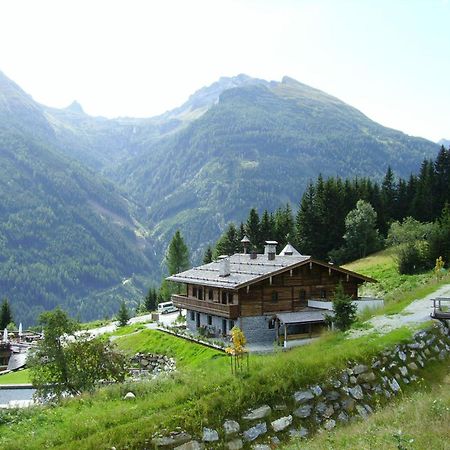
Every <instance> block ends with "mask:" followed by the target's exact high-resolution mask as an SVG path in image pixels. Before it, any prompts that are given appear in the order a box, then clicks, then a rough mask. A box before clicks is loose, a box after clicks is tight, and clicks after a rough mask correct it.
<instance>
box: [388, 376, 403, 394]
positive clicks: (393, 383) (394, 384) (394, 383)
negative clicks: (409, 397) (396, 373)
mask: <svg viewBox="0 0 450 450" xmlns="http://www.w3.org/2000/svg"><path fill="white" fill-rule="evenodd" d="M389 386H390V388H391V390H392V391H393V392H398V391H399V390H400V389H401V388H400V385H399V384H398V383H397V380H396V379H395V378H393V379H392V380H389Z"/></svg>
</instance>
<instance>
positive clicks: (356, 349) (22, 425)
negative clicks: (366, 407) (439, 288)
mask: <svg viewBox="0 0 450 450" xmlns="http://www.w3.org/2000/svg"><path fill="white" fill-rule="evenodd" d="M371 258H373V261H372V262H370V261H360V262H357V263H355V264H360V266H361V268H362V269H357V270H361V271H364V269H365V273H367V274H368V275H371V276H373V277H375V278H377V279H378V280H380V281H381V283H380V286H378V288H380V287H383V286H385V289H386V291H389V289H392V288H393V287H395V286H396V284H397V283H399V280H400V281H402V283H401V284H400V286H403V287H402V288H401V289H403V291H401V290H400V291H399V290H397V293H396V294H395V295H392V294H391V293H389V292H388V295H387V297H389V296H390V295H392V299H393V300H392V303H393V304H395V305H396V307H398V304H399V302H398V301H397V302H396V301H395V300H396V299H397V300H398V299H399V298H407V297H408V296H412V295H413V296H414V298H416V292H418V291H417V289H421V288H425V287H427V286H428V287H427V288H431V287H434V288H436V285H435V284H434V285H433V284H432V282H431V277H428V281H425V282H424V283H422V281H421V278H420V277H422V276H415V277H416V279H413V278H405V279H401V278H399V277H400V276H399V275H398V274H396V272H395V265H394V262H393V261H391V260H390V257H389V253H388V252H383V253H380V254H378V255H375V256H374V257H371ZM383 261H384V262H383ZM383 265H384V266H386V267H385V269H383V267H382V266H383ZM364 266H365V267H364ZM354 269H356V267H354ZM375 269H376V270H375ZM377 271H378V273H376V272H377ZM427 283H428V284H427ZM388 307H389V304H388ZM130 331H131V332H133V331H134V333H133V334H128V333H129V332H130ZM118 333H119V334H122V333H125V334H127V335H125V336H122V337H118V339H117V340H116V342H117V344H118V345H119V347H120V348H122V349H124V350H126V351H127V352H129V353H135V352H138V351H142V352H147V351H148V352H155V353H162V354H168V355H169V356H173V357H174V358H175V359H176V360H177V364H178V368H179V371H178V373H176V374H174V375H171V376H167V377H165V378H161V379H159V380H155V381H152V382H145V383H140V384H132V383H127V384H124V385H115V386H109V387H107V388H104V389H101V390H100V391H99V392H97V393H95V394H94V395H85V396H83V397H81V398H79V399H71V400H66V401H64V402H63V403H62V405H61V406H58V407H44V408H36V409H31V410H25V411H10V412H7V413H2V415H0V448H2V449H3V448H4V449H15V448H44V447H56V448H58V447H59V448H64V449H71V448H77V449H78V448H98V449H101V448H111V447H112V446H115V447H116V448H125V447H127V446H128V448H143V447H144V446H148V445H149V440H150V439H151V437H152V434H153V433H154V432H156V431H163V430H167V431H170V430H173V429H174V428H175V427H177V426H182V427H183V428H185V429H187V430H188V431H190V432H193V433H196V434H198V433H199V432H200V429H201V427H202V426H206V425H209V426H212V427H216V426H219V425H220V424H221V423H222V422H223V420H224V419H225V418H230V417H239V415H240V414H241V413H242V412H243V411H244V410H245V409H246V408H247V407H250V406H255V405H258V404H263V403H269V404H274V403H276V402H278V401H280V399H283V398H284V399H291V398H292V396H291V394H292V392H293V390H295V389H297V388H299V387H302V386H304V385H306V384H310V383H313V382H320V381H321V380H325V379H327V378H328V377H329V376H330V375H332V374H333V373H335V372H336V371H338V370H340V369H342V368H344V367H346V364H347V361H348V360H357V361H368V360H370V359H371V357H372V356H373V355H375V354H377V353H379V351H380V350H381V349H383V348H385V347H389V346H393V345H395V344H396V343H398V342H401V341H403V340H406V339H408V338H409V337H410V335H411V330H409V329H406V328H401V329H398V330H395V331H393V332H391V333H389V334H387V335H384V336H378V335H376V334H375V333H373V334H371V335H369V336H365V337H363V338H359V339H352V340H347V339H345V336H344V335H342V334H340V333H337V334H326V335H324V336H323V337H322V338H321V339H320V340H318V341H316V342H315V343H313V344H311V345H308V346H306V347H299V348H296V349H293V350H291V351H289V352H278V353H275V354H273V355H265V356H258V355H251V356H250V369H249V371H248V372H244V373H243V374H242V375H241V376H238V377H235V376H232V375H231V373H230V368H229V359H228V357H227V356H225V355H224V354H223V353H221V352H218V351H215V350H212V349H210V348H206V347H203V346H199V345H197V344H194V343H190V342H187V341H184V340H180V339H179V338H176V337H173V336H170V335H167V334H164V333H161V332H157V331H152V330H139V329H135V328H133V327H130V328H129V329H128V328H127V329H124V330H123V331H120V330H119V332H118ZM130 390H131V391H133V392H134V393H135V394H136V399H135V400H134V401H132V402H126V401H124V400H123V399H122V398H123V396H124V394H125V393H126V392H128V391H130ZM363 448H364V447H363Z"/></svg>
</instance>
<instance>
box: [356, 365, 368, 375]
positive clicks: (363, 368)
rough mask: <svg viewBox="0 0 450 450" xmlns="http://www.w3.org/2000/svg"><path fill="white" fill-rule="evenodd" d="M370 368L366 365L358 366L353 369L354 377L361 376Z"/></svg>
mask: <svg viewBox="0 0 450 450" xmlns="http://www.w3.org/2000/svg"><path fill="white" fill-rule="evenodd" d="M367 370H368V367H367V366H365V365H364V364H358V365H357V366H355V367H353V374H354V375H360V374H361V373H364V372H367Z"/></svg>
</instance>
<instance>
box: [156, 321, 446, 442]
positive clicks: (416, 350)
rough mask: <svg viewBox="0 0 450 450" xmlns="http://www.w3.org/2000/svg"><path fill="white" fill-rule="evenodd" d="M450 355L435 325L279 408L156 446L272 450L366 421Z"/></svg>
mask: <svg viewBox="0 0 450 450" xmlns="http://www.w3.org/2000/svg"><path fill="white" fill-rule="evenodd" d="M244 325H245V324H244ZM449 355H450V335H449V328H448V326H443V325H441V324H440V325H437V326H433V327H431V328H430V329H428V330H424V331H420V332H417V333H416V334H415V335H414V337H413V339H412V340H411V341H410V342H408V343H405V344H399V345H397V346H396V347H394V348H392V349H389V350H385V351H383V352H381V353H380V354H379V355H377V356H376V357H374V358H373V359H372V361H371V362H370V363H367V362H360V363H358V362H350V361H349V363H348V367H347V368H346V369H345V370H343V371H342V372H340V373H338V374H337V375H336V376H334V377H333V378H332V379H328V380H327V381H325V382H319V383H318V384H316V385H311V386H305V387H303V388H302V389H299V390H298V391H296V392H292V393H291V394H290V395H289V396H287V397H285V398H280V399H278V401H277V402H276V404H272V405H254V408H253V409H250V410H248V412H247V413H246V414H244V415H243V416H241V417H234V418H229V420H226V421H225V422H224V423H223V424H222V426H221V427H220V428H218V429H212V428H203V433H202V435H201V436H197V437H196V438H193V437H192V436H191V435H190V434H189V433H187V432H185V431H174V432H173V433H170V434H169V435H165V436H162V435H155V436H154V438H153V444H154V446H155V447H166V448H177V449H178V450H192V449H200V448H204V447H205V446H206V447H207V448H228V449H230V450H234V449H240V448H243V447H245V448H255V449H258V450H270V449H271V448H274V447H276V446H277V445H278V444H280V443H281V442H282V441H287V440H289V439H291V438H299V437H300V438H302V437H307V436H310V435H312V434H313V433H315V432H317V431H328V430H332V429H333V428H334V427H336V426H337V425H338V424H339V423H345V422H348V421H352V420H355V419H357V418H362V419H366V418H367V417H368V416H369V415H370V414H372V413H373V410H374V409H375V408H376V407H377V406H378V405H380V404H385V403H387V402H389V401H390V400H391V399H392V398H395V397H396V396H397V395H399V394H400V393H401V392H402V390H403V389H404V387H405V386H407V385H410V384H413V383H416V382H418V381H419V375H420V372H421V371H422V370H424V369H426V366H427V365H428V364H430V362H432V361H438V360H442V361H443V360H445V359H446V358H448V357H449ZM199 425H200V424H199Z"/></svg>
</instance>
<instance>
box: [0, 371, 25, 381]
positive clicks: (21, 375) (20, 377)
mask: <svg viewBox="0 0 450 450" xmlns="http://www.w3.org/2000/svg"><path fill="white" fill-rule="evenodd" d="M29 374H30V372H29V370H28V369H24V370H19V371H17V372H10V373H7V374H6V375H0V384H29V383H31V381H30V378H29Z"/></svg>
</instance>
